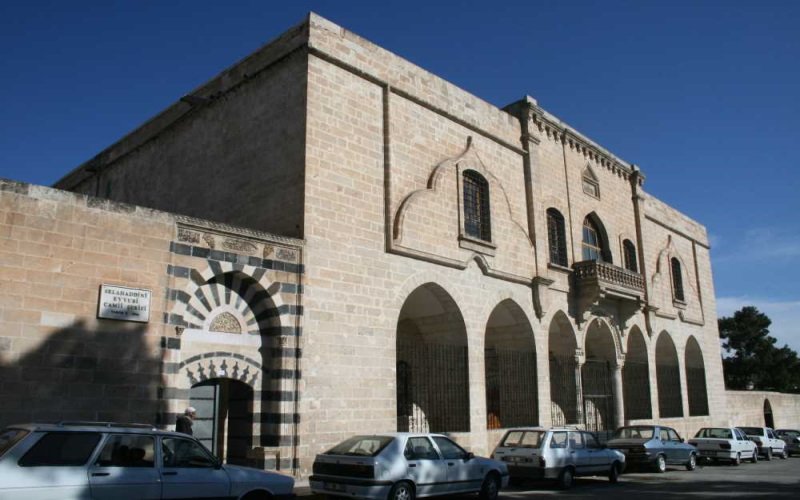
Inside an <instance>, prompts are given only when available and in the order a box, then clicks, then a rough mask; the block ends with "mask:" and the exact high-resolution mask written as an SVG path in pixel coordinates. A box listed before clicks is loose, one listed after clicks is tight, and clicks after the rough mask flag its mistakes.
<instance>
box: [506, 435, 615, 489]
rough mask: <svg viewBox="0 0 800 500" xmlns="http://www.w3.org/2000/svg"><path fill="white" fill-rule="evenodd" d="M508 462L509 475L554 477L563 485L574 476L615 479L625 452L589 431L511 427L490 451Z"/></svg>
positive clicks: (512, 476) (564, 486)
mask: <svg viewBox="0 0 800 500" xmlns="http://www.w3.org/2000/svg"><path fill="white" fill-rule="evenodd" d="M492 458H494V459H496V460H502V461H503V462H505V463H507V464H508V469H509V472H510V474H511V478H512V479H555V480H557V481H558V483H559V485H560V486H561V487H562V488H564V489H566V488H569V487H570V486H572V481H573V479H574V478H575V477H576V476H607V477H608V479H609V481H611V482H612V483H616V482H617V481H618V480H619V476H620V474H622V471H624V470H625V455H624V454H623V453H621V452H619V451H617V450H612V449H609V448H608V447H606V446H603V445H601V444H600V442H599V441H598V440H597V438H596V437H595V435H594V434H592V433H591V432H588V431H584V430H580V429H573V428H566V427H555V428H552V429H544V428H539V427H533V428H520V429H511V430H509V431H508V432H506V434H505V436H503V438H502V439H501V440H500V443H499V444H498V445H497V447H496V448H495V450H494V453H492Z"/></svg>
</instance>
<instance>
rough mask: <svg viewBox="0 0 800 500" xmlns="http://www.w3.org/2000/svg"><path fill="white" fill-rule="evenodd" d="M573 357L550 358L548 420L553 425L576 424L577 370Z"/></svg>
mask: <svg viewBox="0 0 800 500" xmlns="http://www.w3.org/2000/svg"><path fill="white" fill-rule="evenodd" d="M577 366H578V365H577V362H576V361H575V356H553V355H551V356H550V418H551V420H552V422H553V425H567V424H577V423H579V422H580V419H579V412H578V408H579V406H578V392H577V381H576V380H575V370H576V369H577Z"/></svg>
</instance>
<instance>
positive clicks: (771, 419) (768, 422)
mask: <svg viewBox="0 0 800 500" xmlns="http://www.w3.org/2000/svg"><path fill="white" fill-rule="evenodd" d="M764 425H765V426H766V427H769V428H771V429H774V428H775V416H774V415H773V414H772V405H771V404H769V399H767V398H764Z"/></svg>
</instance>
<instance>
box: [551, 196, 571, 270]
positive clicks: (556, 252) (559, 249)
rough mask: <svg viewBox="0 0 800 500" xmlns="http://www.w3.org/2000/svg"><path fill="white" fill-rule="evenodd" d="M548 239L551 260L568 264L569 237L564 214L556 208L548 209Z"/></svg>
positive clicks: (559, 263) (560, 264) (564, 264)
mask: <svg viewBox="0 0 800 500" xmlns="http://www.w3.org/2000/svg"><path fill="white" fill-rule="evenodd" d="M547 240H548V243H549V244H550V262H551V263H552V264H557V265H559V266H566V265H567V237H566V231H565V229H564V216H563V215H561V212H559V211H558V210H556V209H555V208H548V209H547Z"/></svg>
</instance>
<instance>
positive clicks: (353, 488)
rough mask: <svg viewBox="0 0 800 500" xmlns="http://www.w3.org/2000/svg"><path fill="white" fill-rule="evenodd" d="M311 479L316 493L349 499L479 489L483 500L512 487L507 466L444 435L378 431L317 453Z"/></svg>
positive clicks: (408, 498) (399, 499) (404, 499)
mask: <svg viewBox="0 0 800 500" xmlns="http://www.w3.org/2000/svg"><path fill="white" fill-rule="evenodd" d="M309 482H310V485H311V491H313V492H314V493H317V494H324V495H334V496H345V497H348V498H370V499H379V500H385V499H387V498H388V499H389V500H413V499H414V497H429V496H435V495H450V494H456V493H475V492H478V493H480V496H481V498H482V499H483V500H495V499H496V498H497V495H498V493H499V492H500V490H501V489H502V488H504V487H506V486H508V468H507V467H506V465H505V464H504V463H503V462H498V461H496V460H490V459H488V458H481V457H476V456H475V455H473V454H472V453H470V452H468V451H466V450H464V449H463V448H462V447H461V446H459V445H458V444H456V443H455V442H454V441H452V440H451V439H450V438H448V437H446V436H442V435H439V434H413V433H392V434H376V435H367V436H354V437H351V438H350V439H347V440H345V441H342V442H341V443H339V444H337V445H336V446H334V447H333V448H331V449H330V450H328V451H326V452H324V453H320V454H319V455H317V456H316V459H315V460H314V474H313V475H312V476H311V477H310V478H309Z"/></svg>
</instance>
